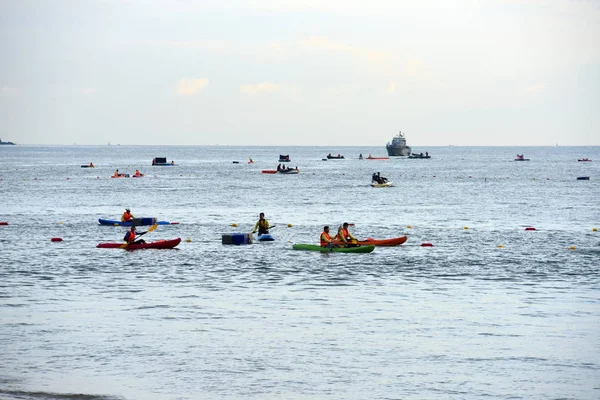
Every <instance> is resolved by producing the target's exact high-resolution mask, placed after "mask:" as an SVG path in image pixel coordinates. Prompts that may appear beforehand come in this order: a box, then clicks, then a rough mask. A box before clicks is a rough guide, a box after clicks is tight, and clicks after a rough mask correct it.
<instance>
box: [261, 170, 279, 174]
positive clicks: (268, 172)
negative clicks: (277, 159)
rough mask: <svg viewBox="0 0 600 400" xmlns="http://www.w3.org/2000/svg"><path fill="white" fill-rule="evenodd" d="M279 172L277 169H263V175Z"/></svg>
mask: <svg viewBox="0 0 600 400" xmlns="http://www.w3.org/2000/svg"><path fill="white" fill-rule="evenodd" d="M277 172H279V171H277V170H276V169H263V170H262V173H263V174H276V173H277Z"/></svg>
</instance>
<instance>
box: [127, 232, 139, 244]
mask: <svg viewBox="0 0 600 400" xmlns="http://www.w3.org/2000/svg"><path fill="white" fill-rule="evenodd" d="M136 236H137V235H136V234H135V232H133V231H129V232H127V235H126V236H125V237H126V239H125V240H126V242H127V243H133V242H135V237H136Z"/></svg>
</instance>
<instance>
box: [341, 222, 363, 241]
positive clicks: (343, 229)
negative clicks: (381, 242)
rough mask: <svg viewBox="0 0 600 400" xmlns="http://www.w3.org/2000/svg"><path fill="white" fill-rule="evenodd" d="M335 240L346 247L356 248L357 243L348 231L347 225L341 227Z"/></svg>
mask: <svg viewBox="0 0 600 400" xmlns="http://www.w3.org/2000/svg"><path fill="white" fill-rule="evenodd" d="M336 239H337V240H338V241H340V242H342V243H343V244H345V245H346V246H353V245H354V246H356V242H357V241H358V240H357V239H356V238H355V237H354V236H352V234H351V233H350V231H349V230H348V223H347V222H344V224H343V225H342V226H340V228H339V229H338V234H337V237H336Z"/></svg>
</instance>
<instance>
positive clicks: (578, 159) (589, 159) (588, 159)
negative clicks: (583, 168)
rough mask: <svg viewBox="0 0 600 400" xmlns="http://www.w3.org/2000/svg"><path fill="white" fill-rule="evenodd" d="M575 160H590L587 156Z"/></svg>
mask: <svg viewBox="0 0 600 400" xmlns="http://www.w3.org/2000/svg"><path fill="white" fill-rule="evenodd" d="M577 161H592V160H590V159H589V158H587V157H586V158H578V159H577Z"/></svg>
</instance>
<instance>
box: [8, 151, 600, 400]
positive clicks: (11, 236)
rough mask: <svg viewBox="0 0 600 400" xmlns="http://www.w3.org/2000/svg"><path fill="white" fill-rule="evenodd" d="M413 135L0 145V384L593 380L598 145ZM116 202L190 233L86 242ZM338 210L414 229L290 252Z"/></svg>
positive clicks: (247, 385)
mask: <svg viewBox="0 0 600 400" xmlns="http://www.w3.org/2000/svg"><path fill="white" fill-rule="evenodd" d="M413 150H414V151H417V152H420V151H423V152H425V151H428V152H429V154H430V155H431V156H432V157H433V158H431V159H430V160H418V159H415V160H410V159H407V158H393V159H391V160H388V161H374V160H358V155H359V153H362V154H363V155H364V156H367V155H368V154H369V153H370V154H372V155H373V156H384V155H385V148H384V147H383V146H379V147H340V148H326V147H288V148H279V147H219V146H213V147H191V146H190V147H175V146H169V147H166V146H162V147H161V146H114V145H113V146H55V147H41V146H0V199H1V201H2V203H1V205H0V221H6V222H8V225H7V226H0V398H1V399H26V400H33V399H36V400H49V399H52V400H67V399H70V400H73V399H86V400H96V399H101V400H109V399H126V400H138V399H139V400H142V399H150V400H154V399H156V400H162V399H181V400H183V399H240V398H244V399H282V398H285V399H481V398H487V399H527V400H531V399H540V400H541V399H598V398H600V277H599V269H600V232H598V231H594V228H597V229H599V230H600V207H599V206H600V147H525V148H516V147H428V148H422V149H421V148H417V147H415V148H413ZM330 152H331V153H332V154H337V153H341V154H343V155H345V156H346V157H347V159H346V160H339V161H336V160H330V161H322V158H324V157H325V156H326V155H327V154H328V153H330ZM517 153H524V154H525V157H527V158H530V159H531V161H529V162H515V161H513V160H514V158H515V156H516V154H517ZM279 154H289V155H290V158H291V160H292V161H291V166H292V167H295V166H298V168H299V169H300V171H301V172H300V174H298V175H282V174H277V175H268V174H262V173H261V170H262V169H274V168H275V167H276V166H277V164H278V162H277V160H278V155H279ZM154 157H167V159H168V160H169V161H171V160H175V162H176V163H177V164H179V166H176V167H152V166H150V162H151V160H152V158H154ZM248 157H252V158H253V159H254V160H255V161H256V163H255V164H251V165H249V164H247V160H248ZM583 157H588V158H590V159H592V160H593V161H592V162H577V159H578V158H583ZM233 161H240V163H239V164H234V163H233ZM89 162H93V163H94V164H95V165H96V168H94V169H90V168H80V165H81V164H88V163H89ZM117 168H118V169H119V170H120V172H122V173H129V174H132V173H133V172H134V171H135V169H136V168H138V169H140V170H141V172H143V173H145V174H146V177H144V178H142V179H111V178H110V175H112V173H113V172H114V171H115V169H117ZM378 171H379V172H381V175H382V176H386V177H388V178H389V180H390V181H392V182H393V183H394V184H395V187H392V188H377V189H374V188H371V187H370V186H369V183H370V177H371V174H372V173H373V172H378ZM580 176H589V178H590V179H589V180H587V181H582V180H577V179H576V178H577V177H580ZM125 207H130V208H131V210H132V212H133V214H135V215H136V216H137V217H157V218H158V219H159V220H167V221H177V222H180V224H179V225H169V226H159V227H158V229H157V230H156V231H154V232H151V233H148V234H147V235H146V236H145V237H144V238H145V239H146V240H158V239H171V238H176V237H181V238H182V239H183V241H182V243H181V244H180V245H179V246H178V248H177V249H175V250H139V251H125V250H120V249H97V248H96V247H95V246H96V245H97V244H98V243H100V242H107V241H121V240H122V238H123V235H124V234H125V231H126V228H123V227H114V226H100V225H99V224H98V218H110V219H118V218H119V217H120V215H121V213H122V212H123V210H124V208H125ZM261 211H263V212H265V213H266V216H267V219H269V221H270V222H271V224H273V225H276V227H275V228H273V229H272V230H271V233H272V234H273V235H274V236H276V238H277V240H276V241H275V242H271V243H259V244H253V245H248V246H224V245H222V244H221V235H222V234H225V233H233V232H249V231H250V230H251V229H252V228H253V226H254V223H255V222H256V220H257V219H258V213H259V212H261ZM344 221H347V222H350V223H353V224H355V225H354V227H353V229H352V232H353V233H354V234H355V236H358V237H360V238H366V237H375V238H391V237H397V236H402V235H408V241H407V242H406V243H405V244H404V245H402V246H399V247H391V248H381V247H380V248H376V249H375V251H374V252H372V253H369V254H339V253H336V254H320V253H313V252H302V251H295V250H292V243H317V242H318V237H319V234H320V232H321V231H322V228H323V225H325V224H327V225H331V226H332V227H333V229H335V228H337V226H338V225H340V224H341V223H343V222H344ZM234 223H236V224H238V225H239V226H238V227H233V226H232V224H234ZM288 224H289V225H291V226H288ZM526 227H535V228H536V229H537V230H535V231H526V230H525V228H526ZM466 228H468V229H466ZM143 230H146V229H143ZM53 237H60V238H63V239H64V241H63V242H60V243H56V242H51V241H50V239H51V238H53ZM186 239H189V241H186ZM426 242H427V243H432V244H433V247H421V244H422V243H426ZM573 246H575V247H573Z"/></svg>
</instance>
